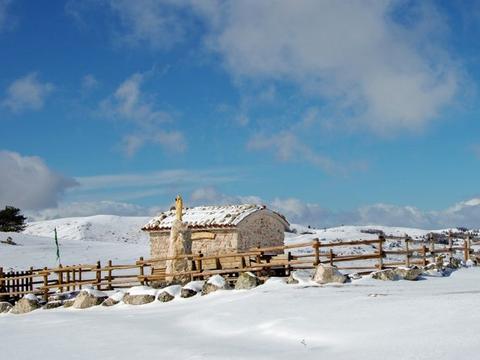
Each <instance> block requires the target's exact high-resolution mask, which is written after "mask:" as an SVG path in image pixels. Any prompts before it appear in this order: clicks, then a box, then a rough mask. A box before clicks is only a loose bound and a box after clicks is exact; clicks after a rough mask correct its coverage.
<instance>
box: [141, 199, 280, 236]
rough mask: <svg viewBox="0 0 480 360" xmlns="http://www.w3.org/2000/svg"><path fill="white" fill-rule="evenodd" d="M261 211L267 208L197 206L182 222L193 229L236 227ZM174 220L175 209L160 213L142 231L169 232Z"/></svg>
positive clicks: (250, 205) (187, 210)
mask: <svg viewBox="0 0 480 360" xmlns="http://www.w3.org/2000/svg"><path fill="white" fill-rule="evenodd" d="M260 210H266V207H265V206H264V205H253V204H244V205H222V206H197V207H193V208H186V209H184V210H183V215H182V221H183V222H184V223H185V224H186V225H188V227H190V228H193V229H202V228H222V227H225V228H227V227H235V226H237V225H238V224H239V223H240V221H242V220H243V219H245V218H246V217H247V216H249V215H251V214H253V213H254V212H257V211H260ZM268 211H270V212H271V213H272V214H275V215H277V216H279V217H280V218H281V219H282V220H283V221H285V223H286V225H287V226H288V222H287V221H286V220H285V218H284V217H283V216H282V215H280V214H277V213H275V212H273V211H271V210H268ZM173 220H175V210H174V209H173V210H169V211H165V212H162V213H160V214H159V215H158V216H156V217H155V218H153V219H152V220H150V221H149V222H148V224H146V225H145V226H144V227H143V228H142V230H146V231H154V230H169V229H170V228H171V227H172V223H173Z"/></svg>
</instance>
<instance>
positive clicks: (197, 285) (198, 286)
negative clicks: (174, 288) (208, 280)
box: [183, 280, 205, 292]
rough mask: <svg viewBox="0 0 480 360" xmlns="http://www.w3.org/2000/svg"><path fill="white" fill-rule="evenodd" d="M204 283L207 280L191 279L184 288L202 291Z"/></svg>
mask: <svg viewBox="0 0 480 360" xmlns="http://www.w3.org/2000/svg"><path fill="white" fill-rule="evenodd" d="M203 284H205V281H201V280H196V281H190V282H189V283H188V284H186V285H185V286H184V287H183V288H184V289H190V290H193V291H196V292H200V291H202V287H203Z"/></svg>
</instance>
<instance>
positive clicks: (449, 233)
mask: <svg viewBox="0 0 480 360" xmlns="http://www.w3.org/2000/svg"><path fill="white" fill-rule="evenodd" d="M452 237H453V236H452V231H451V230H450V231H449V232H448V253H449V255H450V262H452V258H453V249H452V247H453V239H452Z"/></svg>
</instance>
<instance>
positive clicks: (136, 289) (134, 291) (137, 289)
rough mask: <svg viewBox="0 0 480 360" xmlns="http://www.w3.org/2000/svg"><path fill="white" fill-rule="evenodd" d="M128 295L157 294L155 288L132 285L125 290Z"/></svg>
mask: <svg viewBox="0 0 480 360" xmlns="http://www.w3.org/2000/svg"><path fill="white" fill-rule="evenodd" d="M127 293H128V294H130V295H153V296H155V295H156V294H157V290H156V289H153V288H151V287H149V286H133V287H131V288H130V289H128V290H127Z"/></svg>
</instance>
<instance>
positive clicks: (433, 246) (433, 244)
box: [428, 233, 435, 264]
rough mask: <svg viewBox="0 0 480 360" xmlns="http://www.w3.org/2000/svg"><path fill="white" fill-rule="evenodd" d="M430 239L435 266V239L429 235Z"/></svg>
mask: <svg viewBox="0 0 480 360" xmlns="http://www.w3.org/2000/svg"><path fill="white" fill-rule="evenodd" d="M428 238H429V240H430V254H431V256H432V263H433V264H435V239H434V238H433V234H432V233H430V234H429V235H428Z"/></svg>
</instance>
